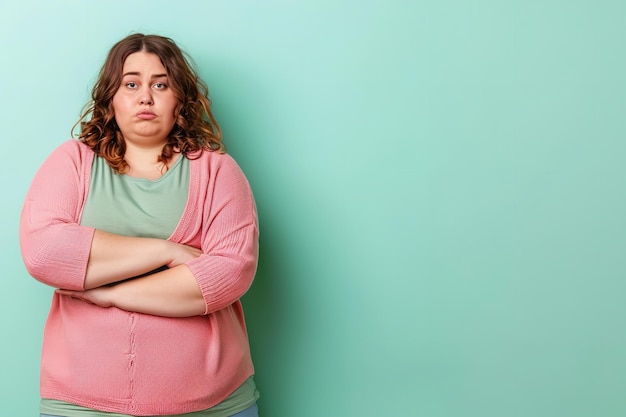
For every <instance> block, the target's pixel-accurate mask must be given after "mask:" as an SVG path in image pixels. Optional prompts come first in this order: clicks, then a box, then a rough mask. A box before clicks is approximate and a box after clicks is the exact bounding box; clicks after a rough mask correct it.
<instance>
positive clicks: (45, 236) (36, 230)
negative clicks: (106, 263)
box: [19, 140, 95, 290]
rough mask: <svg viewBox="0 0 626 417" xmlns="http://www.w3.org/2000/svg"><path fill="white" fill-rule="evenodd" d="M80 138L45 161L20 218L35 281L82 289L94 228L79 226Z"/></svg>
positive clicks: (81, 187)
mask: <svg viewBox="0 0 626 417" xmlns="http://www.w3.org/2000/svg"><path fill="white" fill-rule="evenodd" d="M80 146H84V145H82V144H80V143H78V142H77V141H76V140H71V141H68V142H65V143H64V144H63V145H61V146H59V147H58V148H57V149H56V150H55V151H53V153H52V154H51V155H50V156H49V157H48V158H47V159H46V160H45V162H44V163H43V165H42V166H41V167H40V168H39V170H38V172H37V173H36V174H35V177H34V179H33V182H32V183H31V186H30V188H29V190H28V192H27V194H26V199H25V202H24V206H23V207H22V213H21V217H20V228H19V237H20V248H21V251H22V258H23V260H24V265H25V266H26V270H27V271H28V273H29V274H31V275H32V276H33V277H34V278H35V279H37V280H39V281H41V282H43V283H45V284H48V285H51V286H53V287H57V288H66V289H73V290H82V289H83V286H84V279H85V272H86V269H87V261H88V259H89V252H90V250H91V240H92V238H93V235H94V231H95V229H93V228H90V227H85V226H80V225H79V217H80V211H81V209H82V205H83V199H84V195H85V190H86V187H85V182H84V181H86V179H85V175H82V173H83V172H84V170H86V168H85V165H84V164H85V163H86V162H85V158H86V156H85V153H84V152H83V153H81V151H80Z"/></svg>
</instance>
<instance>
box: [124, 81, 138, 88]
mask: <svg viewBox="0 0 626 417" xmlns="http://www.w3.org/2000/svg"><path fill="white" fill-rule="evenodd" d="M126 87H128V88H136V87H137V84H136V83H134V82H132V81H131V82H128V83H126Z"/></svg>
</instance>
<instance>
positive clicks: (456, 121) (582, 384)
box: [0, 0, 626, 417]
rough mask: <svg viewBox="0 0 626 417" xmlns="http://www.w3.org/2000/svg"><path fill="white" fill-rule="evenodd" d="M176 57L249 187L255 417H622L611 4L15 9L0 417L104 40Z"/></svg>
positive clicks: (620, 46)
mask: <svg viewBox="0 0 626 417" xmlns="http://www.w3.org/2000/svg"><path fill="white" fill-rule="evenodd" d="M132 32H144V33H157V34H161V35H166V36H169V37H171V38H173V39H174V40H175V41H176V42H177V43H178V44H179V45H180V46H181V47H182V48H183V49H185V50H186V51H188V52H189V54H190V55H191V56H192V57H193V58H194V60H195V63H196V65H197V67H198V68H199V72H200V74H201V76H202V77H203V79H204V80H205V81H206V82H207V83H208V85H209V88H210V91H211V98H212V100H213V103H214V109H215V114H216V117H217V119H218V121H219V122H220V124H221V126H222V128H223V131H224V138H225V139H224V140H225V142H226V144H227V146H228V149H229V152H230V153H231V154H232V155H233V156H234V157H235V158H236V159H237V161H238V162H239V164H240V165H241V167H242V169H243V170H244V172H245V173H246V175H247V176H248V178H249V180H250V182H251V185H252V187H253V190H254V193H255V196H256V199H257V204H258V208H259V215H260V220H261V257H260V264H259V270H258V274H257V278H256V281H255V283H254V284H253V286H252V288H251V290H250V292H249V293H248V294H247V295H246V296H245V297H244V300H243V301H244V307H245V309H246V317H247V321H248V327H249V333H250V340H251V345H252V353H253V358H254V360H255V364H256V369H257V383H258V386H259V389H260V390H261V394H262V397H261V400H260V403H259V406H260V409H261V416H262V417H294V416H297V417H320V416H337V417H343V416H368V417H369V416H372V417H374V416H425V417H503V416H505V417H517V416H519V417H529V416H532V417H555V416H567V417H578V416H579V417H590V416H594V417H595V416H602V417H612V416H616V417H617V416H620V417H621V416H624V415H625V414H626V395H625V394H624V393H625V391H626V332H625V328H626V326H625V324H626V320H625V317H626V303H625V302H624V292H625V290H626V282H625V280H624V279H625V276H626V269H625V266H626V265H625V263H626V262H625V261H626V233H625V232H626V229H625V213H626V196H625V179H626V165H625V164H624V160H625V156H626V141H625V133H626V117H625V116H624V111H625V104H626V103H625V97H626V88H625V84H624V80H625V74H626V68H625V67H626V54H625V53H624V47H625V41H626V3H624V2H623V1H617V0H616V1H608V0H599V1H598V0H596V1H591V0H575V1H566V0H545V1H535V0H530V1H529V0H512V1H496V0H471V1H470V0H466V1H462V0H457V1H454V0H443V1H441V0H439V1H435V0H431V1H403V0H386V1H382V0H378V1H375V0H372V1H337V0H305V1H299V2H288V1H278V0H267V1H262V2H261V1H186V2H172V1H135V2H130V1H119V0H111V1H107V2H96V1H67V0H66V1H43V0H42V1H28V0H26V1H19V2H18V1H15V0H13V1H5V2H3V3H2V5H1V6H0V35H1V39H2V41H1V42H2V54H1V56H2V64H1V65H0V80H1V82H0V126H2V134H1V135H2V136H1V144H2V149H3V155H4V156H3V158H2V162H1V163H0V169H1V170H2V173H1V177H2V179H3V182H4V196H3V199H2V205H1V206H0V210H1V211H2V216H0V221H1V223H0V231H1V233H2V241H1V242H0V245H1V251H0V256H1V261H2V270H3V277H4V279H3V283H4V286H3V289H2V291H1V292H0V317H1V319H0V335H1V337H2V343H0V404H1V405H0V409H2V414H3V415H6V416H16V417H17V416H19V417H22V416H34V415H37V407H38V398H39V397H38V367H39V353H40V349H41V336H42V328H43V325H44V321H45V317H46V315H47V311H48V308H49V305H50V297H51V293H52V289H50V288H48V287H46V286H44V285H42V284H39V283H37V282H36V281H35V280H34V279H32V278H30V277H29V276H28V274H27V273H26V271H25V269H24V266H23V264H22V261H21V257H20V252H19V245H18V239H17V228H18V227H17V226H18V218H19V213H20V209H21V205H22V201H23V198H24V195H25V193H26V189H27V187H28V185H29V184H30V181H31V179H32V177H33V175H34V173H35V171H36V169H37V168H38V167H39V165H40V164H41V162H42V161H43V159H44V158H45V157H46V156H47V155H48V154H49V153H50V152H51V151H52V150H53V149H54V148H55V147H57V146H58V145H59V144H60V143H61V142H63V141H65V140H67V139H69V138H70V128H71V126H72V125H73V124H74V122H75V121H76V119H77V118H78V115H79V113H80V110H81V108H82V106H83V105H84V104H85V103H86V102H87V101H88V99H89V93H90V89H91V86H92V85H93V82H94V80H95V78H96V75H97V72H98V70H99V68H100V66H101V65H102V63H103V62H104V59H105V55H106V53H107V52H108V50H109V48H110V47H111V46H112V45H113V43H114V42H116V41H118V40H120V39H121V38H123V37H125V36H126V35H128V34H130V33H132Z"/></svg>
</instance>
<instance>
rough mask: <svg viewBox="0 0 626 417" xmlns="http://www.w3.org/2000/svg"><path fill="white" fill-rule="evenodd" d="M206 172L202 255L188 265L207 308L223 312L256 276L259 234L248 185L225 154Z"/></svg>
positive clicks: (207, 309)
mask: <svg viewBox="0 0 626 417" xmlns="http://www.w3.org/2000/svg"><path fill="white" fill-rule="evenodd" d="M219 159H220V164H219V168H217V169H215V170H211V177H210V178H209V180H208V187H207V194H206V198H205V200H206V201H204V203H203V204H204V208H203V214H202V237H201V239H202V241H201V248H202V252H203V254H202V255H201V256H199V257H198V258H195V259H193V260H191V261H189V262H187V264H186V265H187V266H188V267H189V268H190V269H191V272H192V273H193V274H194V276H195V278H196V280H197V281H198V285H199V286H200V290H201V291H202V296H203V297H204V300H205V303H206V311H205V314H210V313H212V312H214V311H217V310H220V309H222V308H225V307H227V306H229V305H231V304H232V303H234V302H235V301H237V300H238V299H239V298H241V296H242V295H243V294H245V292H246V291H247V290H248V288H249V287H250V285H251V284H252V280H253V279H254V275H255V273H256V268H257V261H258V251H259V244H258V239H259V229H258V220H257V211H256V205H255V202H254V197H253V195H252V191H251V189H250V185H249V183H248V181H247V179H246V177H245V176H244V174H243V172H242V171H241V169H240V168H239V166H238V165H237V164H236V162H235V161H234V160H233V159H232V158H231V157H230V156H229V155H226V154H224V155H220V157H219Z"/></svg>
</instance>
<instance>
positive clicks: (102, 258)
mask: <svg viewBox="0 0 626 417" xmlns="http://www.w3.org/2000/svg"><path fill="white" fill-rule="evenodd" d="M170 260H171V254H168V242H167V241H165V240H162V239H152V238H138V237H128V236H121V235H115V234H112V233H107V232H103V231H100V230H96V232H95V234H94V237H93V240H92V242H91V251H90V254H89V261H88V263H87V271H86V274H85V284H84V288H85V289H86V290H88V289H92V288H96V287H100V286H103V285H106V284H111V283H114V282H118V281H121V280H124V279H127V278H131V277H134V276H138V275H142V274H145V273H147V272H150V271H152V270H154V269H156V268H159V267H161V266H163V265H167V264H168V263H169V262H170Z"/></svg>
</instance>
